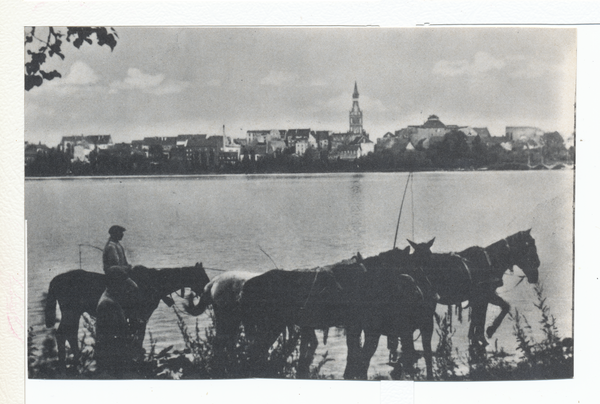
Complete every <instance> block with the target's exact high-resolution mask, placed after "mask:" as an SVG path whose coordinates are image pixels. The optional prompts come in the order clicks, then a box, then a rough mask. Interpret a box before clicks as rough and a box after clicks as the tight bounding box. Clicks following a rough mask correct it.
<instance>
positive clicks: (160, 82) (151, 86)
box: [110, 67, 189, 95]
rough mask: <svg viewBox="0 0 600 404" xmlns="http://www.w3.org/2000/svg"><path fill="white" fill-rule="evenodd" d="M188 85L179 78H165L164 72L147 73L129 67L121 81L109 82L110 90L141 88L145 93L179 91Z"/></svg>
mask: <svg viewBox="0 0 600 404" xmlns="http://www.w3.org/2000/svg"><path fill="white" fill-rule="evenodd" d="M188 85H189V83H188V82H185V81H179V80H165V75H164V74H156V75H152V74H147V73H144V72H142V71H141V70H140V69H137V68H134V67H131V68H129V69H128V70H127V77H125V78H124V79H123V80H122V81H114V82H112V83H110V92H111V93H116V92H118V91H119V90H141V91H143V92H145V93H150V94H156V95H162V94H175V93H180V92H181V91H183V90H184V89H185V88H186V87H187V86H188Z"/></svg>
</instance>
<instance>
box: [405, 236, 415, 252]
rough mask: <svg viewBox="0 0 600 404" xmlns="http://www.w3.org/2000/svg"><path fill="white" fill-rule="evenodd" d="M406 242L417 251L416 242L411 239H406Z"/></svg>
mask: <svg viewBox="0 0 600 404" xmlns="http://www.w3.org/2000/svg"><path fill="white" fill-rule="evenodd" d="M406 241H408V244H410V245H411V247H412V248H413V249H415V250H416V249H417V243H415V242H414V241H410V240H409V239H406Z"/></svg>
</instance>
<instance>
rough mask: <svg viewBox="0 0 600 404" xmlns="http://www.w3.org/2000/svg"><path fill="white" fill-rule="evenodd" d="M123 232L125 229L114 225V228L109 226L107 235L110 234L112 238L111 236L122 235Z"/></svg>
mask: <svg viewBox="0 0 600 404" xmlns="http://www.w3.org/2000/svg"><path fill="white" fill-rule="evenodd" d="M124 231H125V227H122V226H119V225H116V224H115V225H114V226H111V227H110V229H108V234H110V235H111V236H112V235H113V234H117V233H122V232H124Z"/></svg>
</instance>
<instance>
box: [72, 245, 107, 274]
mask: <svg viewBox="0 0 600 404" xmlns="http://www.w3.org/2000/svg"><path fill="white" fill-rule="evenodd" d="M78 246H79V269H83V268H82V266H81V247H91V248H95V249H96V250H99V251H104V250H103V249H102V248H100V247H96V246H95V245H91V244H78Z"/></svg>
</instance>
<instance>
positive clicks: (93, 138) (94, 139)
mask: <svg viewBox="0 0 600 404" xmlns="http://www.w3.org/2000/svg"><path fill="white" fill-rule="evenodd" d="M85 140H87V141H88V142H90V143H93V144H111V143H112V137H111V136H110V135H90V136H86V137H85Z"/></svg>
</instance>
